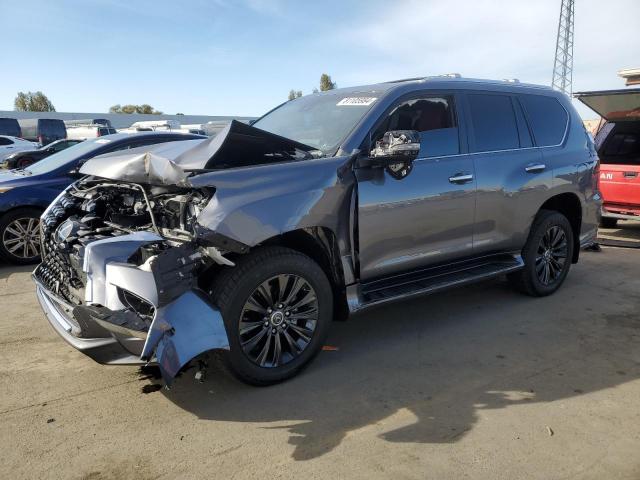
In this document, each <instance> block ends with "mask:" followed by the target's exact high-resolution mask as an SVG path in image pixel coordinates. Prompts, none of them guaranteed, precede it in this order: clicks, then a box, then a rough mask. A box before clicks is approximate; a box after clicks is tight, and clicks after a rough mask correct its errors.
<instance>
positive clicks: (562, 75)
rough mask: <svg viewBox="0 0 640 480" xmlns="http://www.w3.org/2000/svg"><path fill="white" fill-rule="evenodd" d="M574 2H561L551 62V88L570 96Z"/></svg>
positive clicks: (568, 0)
mask: <svg viewBox="0 0 640 480" xmlns="http://www.w3.org/2000/svg"><path fill="white" fill-rule="evenodd" d="M573 2H574V0H562V4H561V5H560V21H559V22H558V37H557V39H556V58H555V61H554V62H553V79H552V80H551V87H552V88H555V89H556V90H560V91H561V92H563V93H566V94H567V95H569V96H570V95H571V92H572V82H573V12H574V6H573Z"/></svg>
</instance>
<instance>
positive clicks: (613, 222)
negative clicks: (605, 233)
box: [600, 217, 618, 228]
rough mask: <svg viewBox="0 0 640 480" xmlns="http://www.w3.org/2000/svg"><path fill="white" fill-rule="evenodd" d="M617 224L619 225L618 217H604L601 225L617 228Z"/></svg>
mask: <svg viewBox="0 0 640 480" xmlns="http://www.w3.org/2000/svg"><path fill="white" fill-rule="evenodd" d="M617 225H618V219H617V218H611V217H602V218H601V219H600V226H601V227H602V228H616V226H617Z"/></svg>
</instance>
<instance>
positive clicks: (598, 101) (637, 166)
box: [575, 88, 640, 228]
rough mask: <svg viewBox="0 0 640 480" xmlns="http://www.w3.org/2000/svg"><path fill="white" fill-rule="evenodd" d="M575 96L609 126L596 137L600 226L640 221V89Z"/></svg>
mask: <svg viewBox="0 0 640 480" xmlns="http://www.w3.org/2000/svg"><path fill="white" fill-rule="evenodd" d="M575 96H576V97H577V98H578V99H579V100H580V101H581V102H582V103H584V104H585V105H587V106H588V107H589V108H591V109H592V110H593V111H595V112H596V113H597V114H598V115H600V116H601V117H602V118H603V119H604V120H605V121H606V122H605V123H604V124H603V125H602V126H601V127H600V129H599V130H598V132H597V133H596V136H595V144H596V148H597V150H598V155H599V157H600V173H599V178H600V191H601V192H602V197H603V199H604V205H603V206H602V219H601V221H600V225H601V226H602V227H604V228H614V227H616V225H617V223H618V220H640V89H638V88H635V89H622V90H603V91H596V92H582V93H576V94H575Z"/></svg>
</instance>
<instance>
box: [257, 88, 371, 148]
mask: <svg viewBox="0 0 640 480" xmlns="http://www.w3.org/2000/svg"><path fill="white" fill-rule="evenodd" d="M377 99H378V95H377V94H376V92H367V93H342V94H338V93H329V94H327V93H323V94H314V95H307V96H306V97H301V98H298V99H296V100H291V101H289V102H287V103H285V104H283V105H282V106H280V107H278V108H276V109H275V110H274V111H272V112H271V113H268V114H267V115H265V116H264V117H262V118H261V119H260V120H258V121H257V122H256V123H254V124H253V126H254V127H256V128H261V129H262V130H266V131H267V132H271V133H275V134H276V135H280V136H282V137H286V138H289V139H291V140H295V141H297V142H300V143H304V144H305V145H309V146H311V147H314V148H317V149H318V150H322V151H323V152H325V153H329V152H332V151H334V150H335V149H336V148H338V146H339V145H340V143H341V141H342V140H344V138H345V137H346V136H347V135H348V134H349V132H351V130H352V129H353V127H355V126H356V124H357V123H358V122H359V121H360V119H361V118H362V117H363V116H364V114H365V113H366V112H367V111H369V109H370V108H371V106H372V105H373V104H374V103H375V101H376V100H377Z"/></svg>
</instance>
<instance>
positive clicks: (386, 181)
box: [356, 92, 476, 281]
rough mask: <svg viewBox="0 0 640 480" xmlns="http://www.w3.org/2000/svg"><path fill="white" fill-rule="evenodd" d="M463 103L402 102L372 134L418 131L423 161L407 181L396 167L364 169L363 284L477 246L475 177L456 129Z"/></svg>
mask: <svg viewBox="0 0 640 480" xmlns="http://www.w3.org/2000/svg"><path fill="white" fill-rule="evenodd" d="M460 104H461V102H460V101H459V100H458V99H457V98H456V95H453V94H451V93H449V94H447V93H443V94H434V93H432V92H429V93H428V94H424V95H421V96H417V97H413V98H409V99H406V98H405V99H403V100H401V101H399V102H398V103H397V104H396V105H395V106H394V107H392V108H391V109H390V111H388V112H387V113H386V114H385V115H384V116H383V118H382V119H381V120H380V122H379V124H378V125H377V127H375V129H374V131H373V132H372V134H371V139H372V143H371V144H372V145H374V143H375V141H376V140H378V139H380V138H381V137H382V135H383V134H384V132H386V131H390V130H416V131H418V132H420V136H421V147H420V154H419V155H418V158H417V159H415V160H414V161H413V162H412V168H411V169H410V170H408V173H407V174H406V175H404V176H403V175H398V174H397V172H395V171H394V169H393V168H385V169H383V168H359V169H357V171H356V177H357V179H358V230H357V231H358V244H359V256H358V259H359V264H360V278H361V280H363V281H367V280H372V279H376V278H380V277H384V276H388V275H393V274H396V273H400V272H405V271H409V270H414V269H419V268H424V267H429V266H433V265H436V264H440V263H446V262H449V261H453V260H456V259H460V258H464V257H466V256H469V255H470V254H471V252H472V248H473V238H472V237H473V226H474V215H475V192H476V186H475V172H474V164H473V160H472V158H471V157H470V156H469V155H467V154H466V151H467V149H466V148H467V147H466V136H465V133H464V131H463V130H464V129H463V128H461V126H460V125H459V123H458V118H462V116H461V115H460V109H459V105H460Z"/></svg>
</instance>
